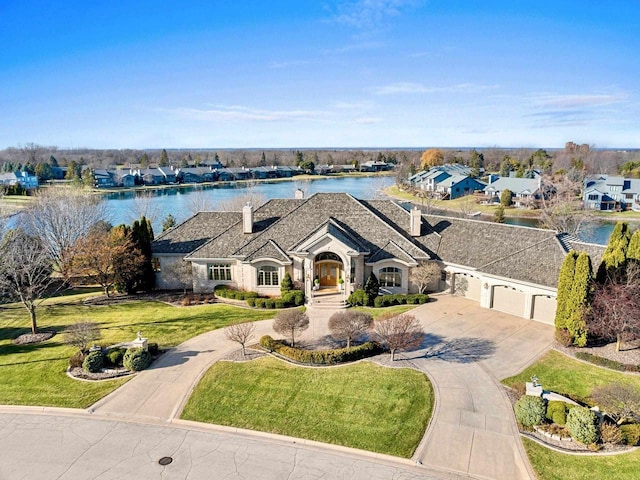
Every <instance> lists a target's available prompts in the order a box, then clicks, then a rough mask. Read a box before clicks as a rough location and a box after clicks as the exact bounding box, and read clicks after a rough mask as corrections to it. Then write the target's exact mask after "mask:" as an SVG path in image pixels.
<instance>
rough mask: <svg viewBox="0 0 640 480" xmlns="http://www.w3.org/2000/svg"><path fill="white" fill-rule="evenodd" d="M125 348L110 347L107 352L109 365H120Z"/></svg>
mask: <svg viewBox="0 0 640 480" xmlns="http://www.w3.org/2000/svg"><path fill="white" fill-rule="evenodd" d="M126 351H127V349H126V348H122V347H117V348H112V349H110V350H109V352H108V353H107V361H108V363H109V364H110V365H113V366H114V367H121V366H122V361H123V360H124V354H125V353H126Z"/></svg>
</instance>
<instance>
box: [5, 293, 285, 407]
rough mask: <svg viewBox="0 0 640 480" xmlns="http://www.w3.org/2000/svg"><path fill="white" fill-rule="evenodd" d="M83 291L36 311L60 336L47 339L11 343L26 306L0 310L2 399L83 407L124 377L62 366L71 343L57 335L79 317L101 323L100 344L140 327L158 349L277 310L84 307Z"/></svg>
mask: <svg viewBox="0 0 640 480" xmlns="http://www.w3.org/2000/svg"><path fill="white" fill-rule="evenodd" d="M84 296H86V295H78V296H74V295H72V296H63V297H57V298H55V299H51V300H49V301H48V302H47V303H46V304H44V305H43V306H41V307H40V308H39V310H38V325H39V328H40V329H41V330H55V331H57V332H58V335H55V336H54V337H53V338H51V339H50V340H48V341H46V342H42V343H38V344H32V345H14V344H13V342H12V340H13V339H14V338H15V337H17V336H18V335H20V334H22V333H27V332H29V331H30V330H29V327H28V325H29V317H28V314H27V311H26V310H25V309H24V308H23V307H22V306H19V305H4V306H2V309H0V319H1V320H0V404H5V405H43V406H56V407H72V408H86V407H88V406H89V405H91V404H93V403H95V402H96V401H97V400H99V399H100V398H102V397H103V396H105V395H106V394H108V393H110V392H111V391H113V390H115V389H116V388H117V387H119V386H120V385H122V384H123V383H124V382H126V381H127V379H115V380H109V381H106V382H81V381H77V380H73V379H70V378H69V377H67V375H66V373H65V371H66V368H67V365H68V362H69V357H70V356H71V355H72V354H73V353H74V348H73V347H70V346H68V345H65V344H64V343H63V339H62V335H61V334H60V333H61V332H62V331H63V330H64V329H65V328H66V327H67V326H69V325H71V324H73V323H75V322H77V321H80V320H88V321H92V322H96V323H98V324H99V326H100V330H101V333H102V338H101V340H100V341H99V342H97V343H99V344H101V345H110V344H114V343H118V342H123V341H130V340H133V339H134V338H135V337H136V334H137V332H138V331H141V332H142V334H143V335H144V336H145V337H147V338H148V339H149V341H150V342H155V343H158V344H159V345H160V347H161V348H165V347H170V346H174V345H178V344H180V343H182V342H184V341H185V340H188V339H189V338H191V337H194V336H196V335H199V334H201V333H204V332H207V331H210V330H214V329H216V328H221V327H224V326H226V325H228V324H230V323H232V322H234V321H252V320H263V319H267V318H273V316H274V315H275V312H274V311H273V310H272V311H256V310H248V309H244V308H238V307H233V306H228V305H220V304H216V305H200V306H192V307H174V306H171V305H168V304H165V303H161V302H153V301H131V302H126V303H119V304H113V305H104V306H87V305H84V304H82V302H81V301H80V300H81V299H82V298H84Z"/></svg>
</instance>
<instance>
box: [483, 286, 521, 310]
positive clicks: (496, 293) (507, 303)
mask: <svg viewBox="0 0 640 480" xmlns="http://www.w3.org/2000/svg"><path fill="white" fill-rule="evenodd" d="M524 304H525V294H524V292H521V291H520V290H516V289H515V288H511V287H507V286H506V285H496V286H495V287H493V298H492V302H491V308H493V309H494V310H500V311H501V312H504V313H510V314H511V315H517V316H518V317H522V316H523V314H524Z"/></svg>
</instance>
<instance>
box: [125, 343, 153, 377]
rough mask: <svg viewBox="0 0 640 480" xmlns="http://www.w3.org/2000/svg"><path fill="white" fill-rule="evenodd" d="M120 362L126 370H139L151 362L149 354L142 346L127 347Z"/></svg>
mask: <svg viewBox="0 0 640 480" xmlns="http://www.w3.org/2000/svg"><path fill="white" fill-rule="evenodd" d="M122 363H123V365H124V367H125V368H126V369H127V370H131V371H132V372H139V371H140V370H144V369H145V368H147V367H148V366H149V365H150V364H151V355H150V354H149V352H147V351H145V350H144V349H142V348H129V349H127V352H126V353H125V354H124V360H123V362H122Z"/></svg>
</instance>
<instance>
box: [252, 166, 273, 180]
mask: <svg viewBox="0 0 640 480" xmlns="http://www.w3.org/2000/svg"><path fill="white" fill-rule="evenodd" d="M251 174H252V175H253V178H255V179H259V180H268V179H271V178H278V171H277V170H276V168H275V167H256V168H252V169H251Z"/></svg>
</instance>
